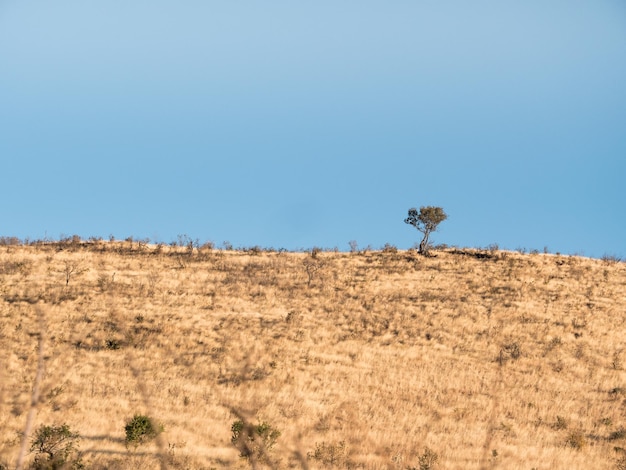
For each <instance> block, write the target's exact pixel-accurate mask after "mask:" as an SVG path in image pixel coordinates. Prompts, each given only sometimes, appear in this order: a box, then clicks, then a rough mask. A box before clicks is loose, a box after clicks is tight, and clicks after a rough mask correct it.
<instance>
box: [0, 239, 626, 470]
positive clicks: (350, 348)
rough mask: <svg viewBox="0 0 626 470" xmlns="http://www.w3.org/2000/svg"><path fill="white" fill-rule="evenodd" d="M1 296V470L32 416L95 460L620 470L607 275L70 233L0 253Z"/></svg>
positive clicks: (562, 264)
mask: <svg viewBox="0 0 626 470" xmlns="http://www.w3.org/2000/svg"><path fill="white" fill-rule="evenodd" d="M0 294H1V299H0V468H3V465H6V467H7V468H15V465H16V462H17V459H18V455H19V454H20V443H21V433H23V431H24V430H25V426H26V422H27V419H28V416H29V413H32V412H35V414H34V415H33V416H34V421H33V426H32V429H31V436H32V435H33V433H34V432H35V430H36V429H38V428H39V427H40V426H42V425H50V426H52V425H54V426H60V425H62V424H67V425H68V426H69V428H70V429H71V430H72V431H74V432H76V433H78V435H79V439H78V440H77V445H78V450H79V452H80V454H76V453H74V455H80V456H81V458H82V461H83V462H84V463H85V465H86V468H94V469H105V468H108V469H138V468H143V469H153V468H170V469H178V468H180V469H201V468H202V469H209V468H250V466H259V467H260V468H261V467H264V466H267V467H272V468H310V469H315V468H365V469H403V470H404V469H407V468H409V469H412V468H422V469H428V468H440V469H457V468H458V469H486V468H502V469H527V470H530V469H532V468H536V469H568V470H571V469H589V468H622V469H623V468H626V372H625V371H624V367H625V366H626V352H625V351H624V348H626V334H625V333H626V323H625V321H626V311H625V307H626V264H625V263H623V262H616V261H615V260H611V259H606V260H595V259H585V258H579V257H573V256H560V255H550V254H520V253H512V252H503V251H496V250H491V251H487V250H483V251H479V250H469V249H465V250H461V249H448V250H442V251H436V252H434V253H433V256H432V257H421V256H418V255H417V254H416V253H414V252H412V251H409V252H406V251H395V250H393V249H388V250H386V251H384V252H383V251H370V252H365V253H334V252H317V251H315V252H312V253H289V252H282V253H281V252H265V251H263V250H257V249H251V250H248V251H221V250H210V249H208V248H203V249H200V250H199V249H194V250H192V251H191V250H189V249H187V248H185V247H170V246H151V245H145V244H138V243H133V242H93V243H83V242H76V241H75V242H74V243H72V242H67V243H51V244H39V245H33V246H24V245H19V246H11V245H9V246H2V247H0ZM41 351H43V353H41ZM38 364H43V365H42V366H39V367H38ZM38 370H39V372H40V374H41V381H40V383H39V385H38V387H34V385H36V379H35V378H36V376H37V372H38ZM33 388H36V389H38V390H39V399H38V400H37V407H36V409H31V405H30V403H31V396H32V392H33ZM136 414H141V415H148V416H150V417H152V418H153V419H154V421H155V423H157V422H158V423H159V424H161V425H162V426H163V432H162V433H161V434H160V435H159V437H158V438H157V439H155V440H153V441H150V442H147V443H144V444H139V445H136V446H135V445H128V446H127V445H126V443H125V437H126V435H125V424H126V423H127V422H128V421H129V420H130V419H131V418H132V417H133V416H134V415H136ZM237 420H241V421H242V422H244V423H250V424H251V425H253V426H256V425H260V424H263V423H266V424H268V425H269V426H270V427H271V428H270V429H272V430H278V431H279V432H280V433H281V434H280V436H279V437H277V438H276V439H275V445H274V446H273V447H272V448H269V449H262V448H258V444H259V439H258V438H257V439H256V440H255V441H254V442H252V443H251V442H246V444H248V445H249V446H250V447H252V455H251V458H248V459H244V458H241V457H240V456H239V450H237V449H236V447H235V445H233V444H232V443H231V437H232V436H233V431H232V426H233V423H235V422H236V421H237ZM266 429H267V428H266ZM274 437H276V436H274ZM268 442H269V440H268ZM29 447H30V441H29ZM27 450H28V449H27ZM264 450H265V452H264V456H263V455H261V454H262V453H263V451H264ZM244 451H245V449H244ZM26 457H27V459H26V460H27V463H30V462H32V461H33V459H34V458H35V457H36V453H35V452H31V453H29V454H28V455H27V456H26ZM256 457H260V458H259V461H258V462H257V461H256V460H257V459H256ZM620 465H621V467H620Z"/></svg>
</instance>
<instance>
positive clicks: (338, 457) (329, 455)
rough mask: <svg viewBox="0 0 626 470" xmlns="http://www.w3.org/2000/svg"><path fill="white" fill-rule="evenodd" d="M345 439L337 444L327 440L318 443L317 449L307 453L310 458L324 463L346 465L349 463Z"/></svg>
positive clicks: (335, 465) (338, 465)
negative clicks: (329, 442)
mask: <svg viewBox="0 0 626 470" xmlns="http://www.w3.org/2000/svg"><path fill="white" fill-rule="evenodd" d="M346 454H347V453H346V443H345V441H340V442H337V443H336V444H327V443H326V442H322V443H316V444H315V450H313V451H312V452H308V453H307V458H308V459H309V460H316V461H317V462H319V463H321V464H322V465H325V466H326V465H330V466H334V467H344V466H346V464H347V461H348V460H347V455H346Z"/></svg>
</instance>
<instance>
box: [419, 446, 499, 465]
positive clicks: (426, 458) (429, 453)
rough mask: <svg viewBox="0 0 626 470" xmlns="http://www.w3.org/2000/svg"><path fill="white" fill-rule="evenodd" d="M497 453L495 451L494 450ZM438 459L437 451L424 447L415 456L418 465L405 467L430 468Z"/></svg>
mask: <svg viewBox="0 0 626 470" xmlns="http://www.w3.org/2000/svg"><path fill="white" fill-rule="evenodd" d="M496 455H497V452H496ZM438 460H439V455H438V454H437V452H435V451H433V450H432V449H430V448H428V447H426V448H425V449H424V453H423V454H422V455H420V456H419V457H418V458H417V462H418V466H417V467H411V466H409V467H407V470H418V469H419V470H432V469H434V468H435V465H437V461H438Z"/></svg>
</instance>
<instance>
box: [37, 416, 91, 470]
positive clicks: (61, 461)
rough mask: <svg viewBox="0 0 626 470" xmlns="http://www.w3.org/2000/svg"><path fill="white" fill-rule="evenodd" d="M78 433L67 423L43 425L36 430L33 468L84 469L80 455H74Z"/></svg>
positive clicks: (48, 469) (52, 469)
mask: <svg viewBox="0 0 626 470" xmlns="http://www.w3.org/2000/svg"><path fill="white" fill-rule="evenodd" d="M78 439H79V437H78V433H74V432H72V431H71V430H70V428H69V426H68V425H67V424H63V425H61V426H41V427H40V428H39V429H37V431H36V432H35V436H34V438H33V441H32V443H31V445H30V452H35V454H36V455H35V460H34V461H33V463H32V464H31V466H30V468H31V469H33V470H56V469H61V468H65V469H72V470H78V469H83V468H85V466H84V465H83V463H82V462H81V459H80V457H78V456H76V457H73V456H72V454H74V453H75V452H76V451H77V444H76V443H77V441H78Z"/></svg>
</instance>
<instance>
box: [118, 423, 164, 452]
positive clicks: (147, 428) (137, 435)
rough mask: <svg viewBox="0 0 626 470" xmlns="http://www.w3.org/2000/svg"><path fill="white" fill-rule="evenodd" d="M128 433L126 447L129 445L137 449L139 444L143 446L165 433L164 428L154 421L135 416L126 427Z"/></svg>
mask: <svg viewBox="0 0 626 470" xmlns="http://www.w3.org/2000/svg"><path fill="white" fill-rule="evenodd" d="M124 430H125V431H126V446H128V445H129V444H132V445H134V446H135V447H137V446H138V445H139V444H143V443H145V442H147V441H150V440H152V439H154V438H155V437H157V435H158V434H159V433H161V432H163V426H162V425H158V426H156V425H155V424H154V421H153V420H152V419H151V418H149V417H148V416H145V415H135V416H133V418H132V419H131V420H130V421H128V422H127V423H126V426H124Z"/></svg>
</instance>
